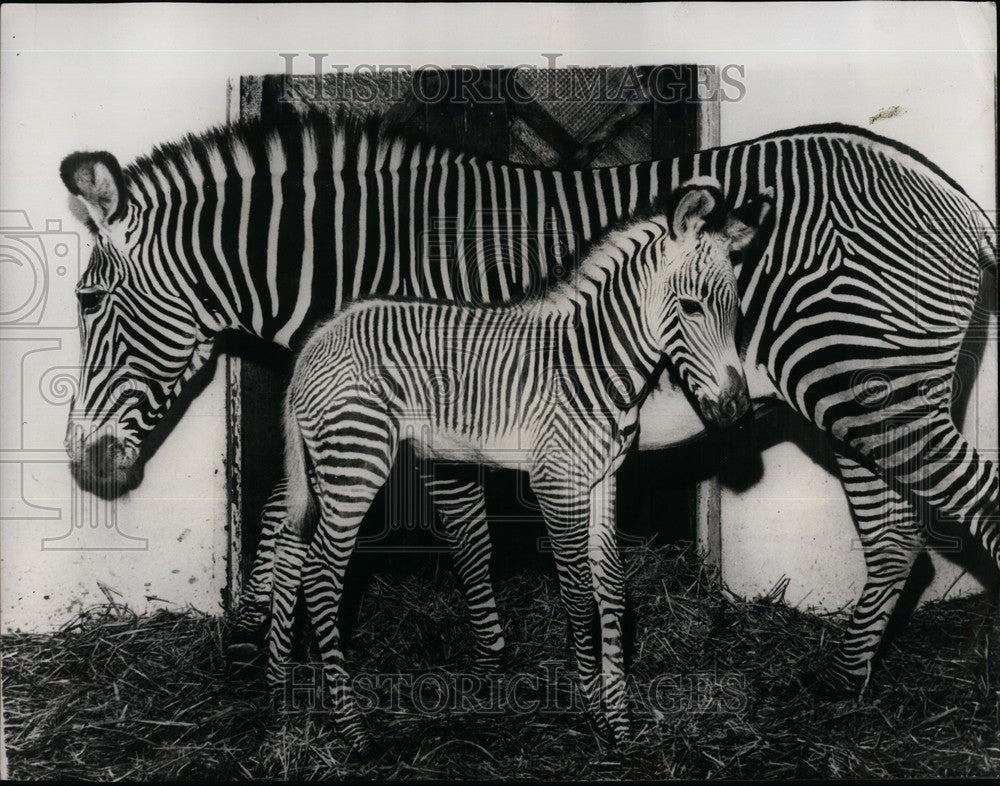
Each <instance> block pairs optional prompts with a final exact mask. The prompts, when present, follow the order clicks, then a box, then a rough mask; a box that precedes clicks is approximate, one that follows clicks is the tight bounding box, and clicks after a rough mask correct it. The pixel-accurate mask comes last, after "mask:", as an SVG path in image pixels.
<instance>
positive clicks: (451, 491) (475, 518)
mask: <svg viewBox="0 0 1000 786" xmlns="http://www.w3.org/2000/svg"><path fill="white" fill-rule="evenodd" d="M458 472H459V468H458V467H449V468H448V473H449V474H448V475H446V476H444V477H441V476H440V475H439V474H436V473H431V472H429V471H427V472H423V473H422V474H421V476H422V478H423V481H424V484H425V486H426V488H427V490H428V491H429V493H430V495H431V499H432V500H433V502H434V505H435V507H436V508H437V510H438V512H439V513H440V514H441V520H442V522H443V525H444V534H445V537H446V538H447V539H448V541H449V545H450V547H451V552H452V559H453V561H454V563H455V572H456V573H457V574H458V578H459V583H460V584H461V587H462V592H463V594H464V595H465V601H466V603H467V604H468V607H469V614H470V617H471V621H472V635H473V638H474V639H475V648H476V650H475V656H474V657H475V669H476V671H478V672H482V673H487V674H488V673H491V672H495V671H496V670H497V669H498V668H499V666H500V659H501V656H502V655H503V649H504V637H503V628H502V627H501V625H500V616H499V614H498V613H497V604H496V597H495V596H494V594H493V579H492V576H491V573H490V557H491V552H492V546H491V544H490V532H489V527H488V526H487V524H486V499H485V496H484V490H483V486H482V484H481V483H480V482H479V480H478V477H476V475H475V474H474V473H475V470H474V469H472V470H471V472H470V475H469V476H463V475H464V473H463V475H459V474H458Z"/></svg>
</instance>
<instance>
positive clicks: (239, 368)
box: [227, 66, 719, 589]
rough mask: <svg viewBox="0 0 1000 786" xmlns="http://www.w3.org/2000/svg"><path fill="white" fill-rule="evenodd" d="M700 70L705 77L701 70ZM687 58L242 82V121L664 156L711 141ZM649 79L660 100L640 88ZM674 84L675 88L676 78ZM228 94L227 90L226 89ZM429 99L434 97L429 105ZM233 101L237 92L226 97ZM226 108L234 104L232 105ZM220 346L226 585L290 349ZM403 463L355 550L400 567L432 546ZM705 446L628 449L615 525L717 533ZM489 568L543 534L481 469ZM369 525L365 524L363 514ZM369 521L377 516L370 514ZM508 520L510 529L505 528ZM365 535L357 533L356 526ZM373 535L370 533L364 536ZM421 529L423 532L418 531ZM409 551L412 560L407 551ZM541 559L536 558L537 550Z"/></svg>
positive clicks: (247, 546)
mask: <svg viewBox="0 0 1000 786" xmlns="http://www.w3.org/2000/svg"><path fill="white" fill-rule="evenodd" d="M700 73H701V75H702V77H703V80H702V81H703V83H704V82H705V81H706V80H705V79H704V77H705V76H706V75H707V76H708V80H707V81H708V83H709V85H710V84H711V79H712V76H713V74H712V72H711V70H708V69H702V70H701V71H700ZM698 75H699V71H698V70H697V67H695V66H674V67H659V68H658V69H653V68H649V67H643V68H609V69H596V68H588V69H544V70H538V71H530V70H525V71H517V72H511V71H507V70H482V71H480V70H453V71H430V72H417V73H396V72H387V73H383V74H378V75H370V74H330V75H326V76H324V77H323V78H322V80H317V79H316V78H315V77H312V76H303V77H288V76H285V75H276V76H265V77H244V78H242V79H241V80H240V85H239V92H238V113H239V116H240V117H241V118H243V119H250V118H254V117H260V118H263V119H265V120H268V121H270V122H277V123H280V122H282V121H283V120H290V121H294V119H295V117H296V115H297V114H298V113H301V112H303V111H306V110H318V111H322V112H327V113H334V112H336V111H337V110H340V109H347V110H349V111H351V112H352V113H355V114H360V115H362V116H368V115H374V114H377V115H380V116H383V117H385V118H386V120H387V122H391V123H392V124H393V125H395V126H397V127H401V128H403V129H407V130H411V131H415V132H419V133H420V134H422V135H424V136H426V137H427V138H429V139H431V140H433V141H435V142H440V143H443V144H446V145H450V146H453V147H455V148H457V149H461V150H466V151H468V152H472V153H477V154H481V155H485V156H488V157H490V158H492V159H494V160H497V161H510V162H513V163H517V164H531V165H542V166H551V167H556V166H562V167H576V168H579V167H591V166H610V165H618V164H628V163H634V162H637V161H646V160H650V159H656V158H665V157H668V156H670V155H674V154H677V153H682V152H688V151H692V150H696V149H699V148H702V147H706V146H711V145H714V144H718V111H719V106H718V103H717V101H713V100H702V101H699V100H698V98H697V92H698V91H697V87H696V85H697V81H698ZM652 80H658V82H657V85H656V86H657V87H658V88H659V90H657V91H655V93H656V94H657V95H660V96H678V100H673V101H671V102H669V103H666V102H660V101H657V100H653V99H652V98H651V97H650V91H649V90H648V88H649V87H650V86H651V85H652ZM681 85H683V86H685V87H684V89H683V90H680V89H678V87H679V86H681ZM233 98H234V99H236V96H235V95H234V96H233ZM432 99H433V100H432ZM231 103H232V104H235V103H236V101H235V100H234V101H232V102H231ZM234 108H235V107H234ZM227 349H228V351H229V353H230V354H229V356H228V357H229V361H228V362H229V382H230V385H229V391H230V406H229V430H230V435H231V439H230V449H229V459H230V460H229V466H230V478H229V481H230V483H229V487H230V509H231V517H230V519H231V520H230V526H231V533H230V534H231V540H232V544H233V551H232V559H231V565H230V571H231V581H230V589H237V588H238V587H239V586H241V584H242V576H243V575H244V573H245V571H246V570H247V569H248V568H249V565H250V564H251V562H252V560H253V555H254V552H255V549H256V545H257V541H258V539H259V534H260V525H259V518H260V511H261V509H262V507H263V505H264V503H265V501H266V499H267V496H268V495H269V493H270V490H271V488H272V487H273V485H274V484H275V483H276V482H277V480H278V479H279V477H280V475H281V456H282V447H281V443H282V437H281V429H280V418H279V415H280V396H281V391H282V389H283V386H284V384H285V381H286V378H287V376H288V372H289V368H290V359H291V358H290V355H289V353H288V352H287V351H285V350H281V349H278V348H276V347H274V346H271V345H265V344H263V342H259V341H253V340H249V339H246V338H245V337H233V338H232V339H231V340H230V341H229V344H228V346H227ZM413 462H414V458H413V456H412V455H411V454H409V453H408V452H407V451H402V452H401V457H400V461H399V462H398V466H397V467H396V468H395V470H394V472H393V476H392V477H391V478H390V481H389V483H388V484H387V488H386V489H385V490H384V493H383V494H381V495H380V498H379V499H378V500H376V502H375V504H374V505H373V508H372V511H371V512H370V514H369V516H368V518H367V519H366V522H365V526H364V527H363V529H362V539H361V541H360V542H359V553H360V552H364V551H366V550H367V551H369V552H382V556H381V557H380V564H381V565H383V566H385V565H387V564H408V563H407V560H406V559H404V557H403V555H406V557H407V558H413V555H419V554H421V553H426V552H428V551H429V552H434V553H440V552H442V551H443V550H444V549H443V543H442V542H441V541H440V539H438V538H435V537H434V536H433V532H434V529H435V518H434V514H433V511H432V510H431V508H430V506H429V503H428V500H427V498H426V494H424V493H423V492H422V490H421V489H420V488H419V484H417V483H415V482H414V480H415V468H414V466H413ZM713 464H714V461H713V448H712V445H711V443H696V444H695V445H692V446H689V447H684V448H678V449H673V450H669V451H657V452H651V453H650V452H644V453H641V454H639V453H633V455H631V456H630V457H629V459H628V460H627V461H626V462H625V465H624V466H623V467H622V469H621V472H620V474H619V494H618V500H619V503H618V522H619V528H620V530H621V532H622V533H623V536H624V537H626V538H630V539H634V540H647V539H649V538H651V537H653V536H655V537H656V539H657V541H658V542H661V543H662V542H666V541H671V540H678V539H685V538H686V539H690V538H692V537H694V534H695V522H696V520H697V519H699V518H700V519H701V525H702V529H703V530H704V529H705V528H706V527H707V528H708V530H709V532H708V539H707V542H708V543H709V545H711V542H712V534H711V531H712V530H714V529H716V528H717V524H718V522H717V521H713V516H717V510H718V508H717V500H718V489H717V487H716V486H714V484H713V482H712V480H711V479H712V477H713V475H714V468H713ZM481 477H482V478H483V480H484V482H485V483H486V487H487V509H488V512H489V517H490V522H491V528H492V534H493V540H494V544H495V545H494V548H495V550H496V554H497V557H498V559H497V560H496V564H497V566H498V571H497V572H498V574H499V575H503V573H504V566H506V565H515V566H523V565H525V564H526V562H528V561H530V559H529V558H528V557H526V555H529V554H533V553H536V554H537V553H538V550H537V549H534V548H533V545H534V543H535V540H534V539H535V538H537V537H539V536H540V534H541V525H540V520H539V518H538V516H537V515H533V513H532V505H533V498H532V496H531V494H530V491H528V490H527V487H526V479H525V478H524V476H523V473H513V472H485V471H481ZM369 520H371V521H369ZM372 522H374V523H372ZM514 523H517V524H519V525H520V526H506V525H511V524H514ZM366 533H367V534H366ZM373 533H374V534H373ZM428 533H430V535H429V536H428ZM418 558H419V557H418ZM539 559H540V563H541V564H547V563H546V559H547V555H545V556H540V557H539Z"/></svg>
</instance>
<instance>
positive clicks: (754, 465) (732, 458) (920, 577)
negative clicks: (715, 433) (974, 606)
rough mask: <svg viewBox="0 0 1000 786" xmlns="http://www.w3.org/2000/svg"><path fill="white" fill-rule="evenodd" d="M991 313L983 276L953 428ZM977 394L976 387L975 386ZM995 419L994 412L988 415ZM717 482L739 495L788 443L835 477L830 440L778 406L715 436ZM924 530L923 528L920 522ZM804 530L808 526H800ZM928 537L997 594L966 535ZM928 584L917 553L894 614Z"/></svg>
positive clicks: (941, 529)
mask: <svg viewBox="0 0 1000 786" xmlns="http://www.w3.org/2000/svg"><path fill="white" fill-rule="evenodd" d="M996 311H997V276H996V275H995V273H986V274H984V275H983V276H982V278H981V280H980V288H979V296H978V299H977V302H976V309H975V312H974V314H973V318H972V322H971V324H970V326H969V331H968V333H967V335H966V339H965V342H964V344H963V345H962V351H961V354H960V356H959V361H958V366H957V372H956V376H955V390H956V396H955V400H954V402H953V405H952V413H953V417H954V419H955V422H956V423H958V424H959V425H960V426H961V425H962V424H963V422H964V421H965V418H966V416H967V415H970V414H972V413H970V412H969V407H970V400H971V393H972V389H973V383H974V382H975V381H976V376H977V373H978V371H979V368H980V366H981V364H982V361H983V357H984V354H985V351H986V347H987V344H988V343H989V342H992V343H993V345H994V346H996V344H997V336H996V335H995V333H991V331H990V317H991V315H993V314H995V313H996ZM980 388H981V389H982V385H981V386H980ZM989 411H990V413H991V414H992V415H993V416H994V417H995V416H996V411H995V409H992V408H991V409H990V410H989ZM718 439H719V440H720V446H719V452H718V455H719V456H720V463H719V479H720V481H721V482H722V484H723V485H725V486H726V487H727V488H729V489H730V490H732V491H734V492H737V493H739V492H744V491H747V490H748V489H750V488H751V487H752V486H753V485H754V484H756V483H758V482H759V481H760V480H761V479H762V478H763V477H764V462H763V460H762V457H761V454H762V453H763V451H765V450H767V449H768V448H771V447H773V446H775V445H777V444H779V443H782V442H792V443H794V444H795V445H796V446H797V447H798V448H799V449H800V450H801V452H802V454H803V456H804V457H805V458H807V459H808V460H809V461H812V462H813V463H814V464H816V465H818V466H819V467H822V468H823V469H824V470H825V471H826V472H828V473H830V474H832V475H836V474H837V466H836V461H835V460H834V456H833V450H832V447H831V444H830V440H829V439H828V438H827V436H826V435H825V434H823V432H821V431H820V430H819V429H817V428H815V427H814V426H813V425H812V424H811V423H809V422H808V421H806V420H805V419H804V418H802V417H801V416H799V415H798V414H797V413H795V412H793V411H792V410H791V409H790V408H788V407H785V406H779V407H777V408H775V409H773V410H770V411H768V412H767V413H766V414H764V415H762V416H760V417H758V418H757V419H755V420H752V421H750V422H748V423H746V424H745V425H744V426H742V427H741V428H740V429H739V430H738V431H730V432H726V433H725V434H723V435H720V437H719V438H718ZM923 518H924V519H925V524H926V518H927V517H923ZM806 526H808V523H807V524H806ZM933 529H934V533H933V534H931V535H929V537H928V542H929V543H930V545H931V546H932V547H934V548H935V549H936V550H937V551H938V552H939V553H940V554H941V555H942V556H944V557H945V558H946V559H947V560H949V561H950V562H953V563H955V564H956V565H957V566H958V567H959V568H961V569H963V570H965V571H968V572H969V573H970V574H972V575H973V576H974V577H975V578H976V579H977V580H978V581H979V582H981V583H982V584H984V585H985V586H986V587H987V588H989V589H991V590H994V591H995V590H998V589H1000V576H998V572H997V570H996V567H995V565H994V564H993V562H992V560H991V559H990V558H989V557H988V556H987V554H986V552H985V551H984V550H983V548H982V546H980V545H979V543H978V542H977V541H975V540H973V539H972V537H971V536H970V535H969V534H968V531H967V529H966V528H965V527H964V525H962V524H961V523H960V522H956V521H954V520H946V521H935V522H934V524H933ZM933 578H934V567H933V564H932V562H931V560H930V557H929V556H928V555H927V554H926V553H923V554H921V555H919V557H918V558H917V561H916V563H915V564H914V568H913V572H912V573H911V576H910V580H909V582H908V584H907V587H906V591H905V592H904V594H903V596H902V598H901V600H900V603H899V608H898V611H897V616H898V615H901V614H903V615H905V614H909V613H910V611H912V609H913V608H914V607H915V605H916V603H917V601H918V600H919V598H920V595H921V593H922V592H923V591H924V590H925V589H926V588H927V586H928V585H929V584H930V582H931V580H932V579H933Z"/></svg>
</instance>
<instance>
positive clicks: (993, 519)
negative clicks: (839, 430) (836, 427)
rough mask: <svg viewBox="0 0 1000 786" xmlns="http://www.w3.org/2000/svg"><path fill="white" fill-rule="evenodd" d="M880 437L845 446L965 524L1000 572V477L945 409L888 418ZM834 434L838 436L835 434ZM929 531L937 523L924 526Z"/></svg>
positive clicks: (850, 438) (858, 438)
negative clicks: (928, 528) (928, 527)
mask: <svg viewBox="0 0 1000 786" xmlns="http://www.w3.org/2000/svg"><path fill="white" fill-rule="evenodd" d="M890 418H891V421H890V422H889V423H887V424H886V427H885V428H882V429H880V430H879V432H878V433H876V434H861V435H857V434H852V433H850V432H848V433H847V434H846V438H845V441H846V442H847V443H848V444H850V445H851V446H852V447H854V448H855V449H856V450H858V451H859V452H860V453H861V454H862V455H864V456H866V457H867V458H868V459H869V460H870V461H872V462H874V463H875V464H876V466H877V467H878V469H879V471H880V472H881V473H882V474H883V476H885V477H887V478H891V479H892V480H893V481H894V482H895V483H898V484H899V485H900V486H901V487H902V488H903V490H904V491H905V492H906V493H908V494H910V495H912V497H913V498H914V499H915V501H923V502H924V503H926V505H927V506H928V507H929V508H930V510H931V511H933V512H934V513H936V514H938V515H944V516H948V517H952V518H955V519H958V520H959V521H961V522H963V523H964V524H965V526H966V527H967V528H968V530H969V532H970V533H971V534H972V536H973V537H974V538H976V539H977V540H979V542H980V543H982V545H983V547H984V548H985V549H986V552H987V553H988V554H989V555H990V558H991V559H992V560H993V561H994V562H995V563H996V565H997V567H998V568H1000V510H998V496H1000V476H998V474H997V467H996V464H995V463H994V462H992V461H989V460H988V459H985V458H983V457H982V456H981V455H980V454H979V451H977V450H976V449H975V448H974V447H973V446H972V445H970V444H969V442H968V440H966V439H965V437H963V436H962V433H961V432H960V431H959V430H958V428H956V426H955V424H954V423H953V422H952V420H951V415H950V414H949V412H948V410H947V409H945V408H940V409H937V410H934V411H931V412H914V413H911V415H910V417H907V418H900V417H899V416H898V415H897V414H896V413H890V414H889V415H887V420H888V419H890ZM835 433H836V432H835ZM925 523H926V524H928V525H929V526H932V525H933V522H930V521H929V522H925Z"/></svg>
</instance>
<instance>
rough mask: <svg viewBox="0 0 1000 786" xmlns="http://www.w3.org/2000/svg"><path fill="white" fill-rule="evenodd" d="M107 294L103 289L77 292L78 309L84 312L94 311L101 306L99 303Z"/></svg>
mask: <svg viewBox="0 0 1000 786" xmlns="http://www.w3.org/2000/svg"><path fill="white" fill-rule="evenodd" d="M107 294H108V293H107V291H105V290H103V289H89V290H83V291H82V292H77V293H76V297H77V299H78V300H79V301H80V310H81V311H83V313H84V314H89V313H90V312H92V311H96V310H97V309H98V308H100V307H101V303H103V302H104V296H105V295H107Z"/></svg>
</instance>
